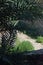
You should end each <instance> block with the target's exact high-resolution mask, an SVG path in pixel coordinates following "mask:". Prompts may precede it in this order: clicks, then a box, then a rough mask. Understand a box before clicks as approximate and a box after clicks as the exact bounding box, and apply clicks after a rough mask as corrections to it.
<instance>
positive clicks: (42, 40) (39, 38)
mask: <svg viewBox="0 0 43 65" xmlns="http://www.w3.org/2000/svg"><path fill="white" fill-rule="evenodd" d="M37 42H38V43H42V44H43V37H42V36H38V37H37Z"/></svg>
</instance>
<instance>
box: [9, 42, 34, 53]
mask: <svg viewBox="0 0 43 65" xmlns="http://www.w3.org/2000/svg"><path fill="white" fill-rule="evenodd" d="M32 50H34V47H33V46H32V44H31V43H30V42H29V41H23V42H19V44H16V46H15V47H13V48H12V49H10V52H11V53H12V52H16V53H17V52H24V51H32Z"/></svg>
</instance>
